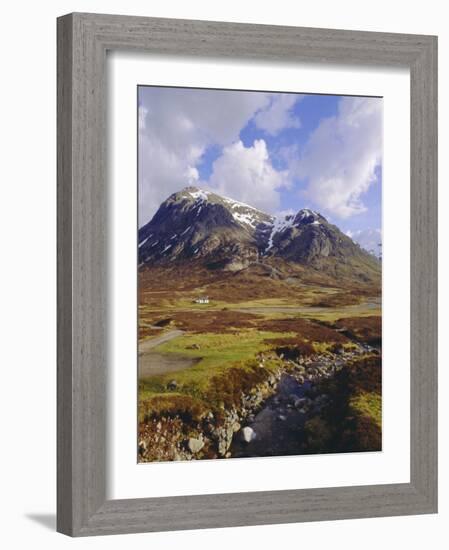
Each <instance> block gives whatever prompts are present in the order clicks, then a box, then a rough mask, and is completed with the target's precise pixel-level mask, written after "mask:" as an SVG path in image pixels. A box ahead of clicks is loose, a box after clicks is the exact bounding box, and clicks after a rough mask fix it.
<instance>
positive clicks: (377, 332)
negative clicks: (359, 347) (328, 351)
mask: <svg viewBox="0 0 449 550" xmlns="http://www.w3.org/2000/svg"><path fill="white" fill-rule="evenodd" d="M333 326H334V327H335V328H337V329H340V330H342V331H343V333H344V334H346V335H347V336H349V338H352V339H354V340H358V341H359V342H365V343H367V344H370V345H371V346H380V345H381V343H382V317H380V316H376V315H372V316H370V317H348V318H344V319H338V321H336V322H335V323H334V325H333Z"/></svg>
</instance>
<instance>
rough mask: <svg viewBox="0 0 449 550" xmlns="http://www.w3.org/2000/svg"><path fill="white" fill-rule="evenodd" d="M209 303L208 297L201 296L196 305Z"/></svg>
mask: <svg viewBox="0 0 449 550" xmlns="http://www.w3.org/2000/svg"><path fill="white" fill-rule="evenodd" d="M208 303H209V297H208V296H199V297H198V298H197V299H196V300H195V304H208Z"/></svg>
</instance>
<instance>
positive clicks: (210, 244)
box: [139, 187, 380, 281]
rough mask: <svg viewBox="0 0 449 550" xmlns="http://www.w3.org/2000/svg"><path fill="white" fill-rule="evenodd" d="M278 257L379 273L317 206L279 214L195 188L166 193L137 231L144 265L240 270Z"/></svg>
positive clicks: (361, 275)
mask: <svg viewBox="0 0 449 550" xmlns="http://www.w3.org/2000/svg"><path fill="white" fill-rule="evenodd" d="M276 258H282V260H284V261H285V262H288V263H289V264H292V265H295V264H296V265H300V266H305V267H310V268H312V269H316V270H323V271H325V272H327V273H331V274H332V275H335V276H339V274H343V275H344V276H348V275H349V276H351V277H354V278H356V279H360V280H367V281H368V280H370V279H373V278H378V277H379V274H380V262H379V261H378V260H377V259H376V258H374V257H373V256H372V255H370V254H369V253H368V252H366V251H364V250H363V249H362V248H361V247H360V246H359V245H358V244H356V243H355V242H353V241H352V239H350V238H349V237H348V236H347V235H345V234H344V233H342V232H341V231H340V230H339V229H338V227H336V226H335V225H332V224H330V223H329V222H328V221H327V220H326V219H325V218H324V217H323V216H322V215H320V214H319V213H317V212H315V211H313V210H309V209H303V210H300V211H299V212H298V213H297V214H296V215H288V216H285V217H282V218H275V217H273V216H270V215H269V214H266V213H264V212H261V211H260V210H257V209H255V208H253V207H251V206H248V205H246V204H243V203H240V202H238V201H234V200H232V199H228V198H226V197H221V196H220V195H217V194H215V193H212V192H210V191H203V190H201V189H198V188H196V187H186V188H185V189H183V190H182V191H179V192H178V193H174V194H172V195H171V196H170V197H168V199H167V200H165V201H164V202H163V203H162V204H161V205H160V207H159V209H158V211H157V212H156V214H155V215H154V217H153V218H152V220H151V221H150V222H149V223H147V224H146V225H145V226H143V227H142V228H141V229H140V230H139V263H140V265H164V264H171V265H174V264H176V263H177V262H182V263H185V262H189V261H192V262H195V263H196V264H197V263H201V265H204V266H206V267H208V268H209V269H224V270H227V271H240V270H242V269H244V268H247V267H248V266H250V265H253V264H263V263H266V262H270V263H272V260H273V259H276Z"/></svg>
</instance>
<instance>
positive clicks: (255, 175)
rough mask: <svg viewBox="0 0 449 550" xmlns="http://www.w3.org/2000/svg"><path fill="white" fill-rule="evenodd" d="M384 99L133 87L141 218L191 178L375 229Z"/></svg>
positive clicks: (371, 237)
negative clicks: (137, 141)
mask: <svg viewBox="0 0 449 550" xmlns="http://www.w3.org/2000/svg"><path fill="white" fill-rule="evenodd" d="M382 110H383V104H382V98H376V97H354V96H336V95H320V94H306V93H302V94H292V93H267V92H254V91H249V92H245V91H233V90H207V89H194V88H167V87H151V86H139V88H138V117H139V143H138V147H139V169H138V173H139V226H142V225H144V224H145V223H147V222H148V221H149V220H150V219H151V218H152V216H153V215H154V214H155V212H156V210H157V208H158V207H159V205H160V203H161V202H163V201H164V200H165V199H166V198H167V197H168V196H169V195H171V194H172V193H174V192H176V191H179V190H181V189H182V188H184V187H186V186H188V185H195V186H197V187H200V188H203V189H209V190H212V191H214V192H216V193H219V194H221V195H224V196H226V197H230V198H232V199H235V200H238V201H241V202H244V203H247V204H249V205H251V206H254V207H256V208H259V209H260V210H263V211H264V212H268V213H270V214H273V215H284V214H285V213H291V212H297V211H298V210H300V209H301V208H312V209H314V210H317V211H318V212H320V213H321V214H322V215H324V216H325V217H326V218H327V219H328V220H329V221H330V222H331V223H334V224H335V225H337V226H338V227H339V228H340V229H341V230H342V231H344V232H345V233H347V234H348V235H349V236H351V237H352V238H353V239H354V240H356V241H358V242H360V244H361V245H362V246H365V248H368V249H369V248H373V247H377V244H378V242H380V230H381V190H382Z"/></svg>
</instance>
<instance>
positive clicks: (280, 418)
mask: <svg viewBox="0 0 449 550" xmlns="http://www.w3.org/2000/svg"><path fill="white" fill-rule="evenodd" d="M277 419H278V420H280V421H281V422H284V421H285V420H287V417H286V416H285V415H284V414H278V417H277Z"/></svg>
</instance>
